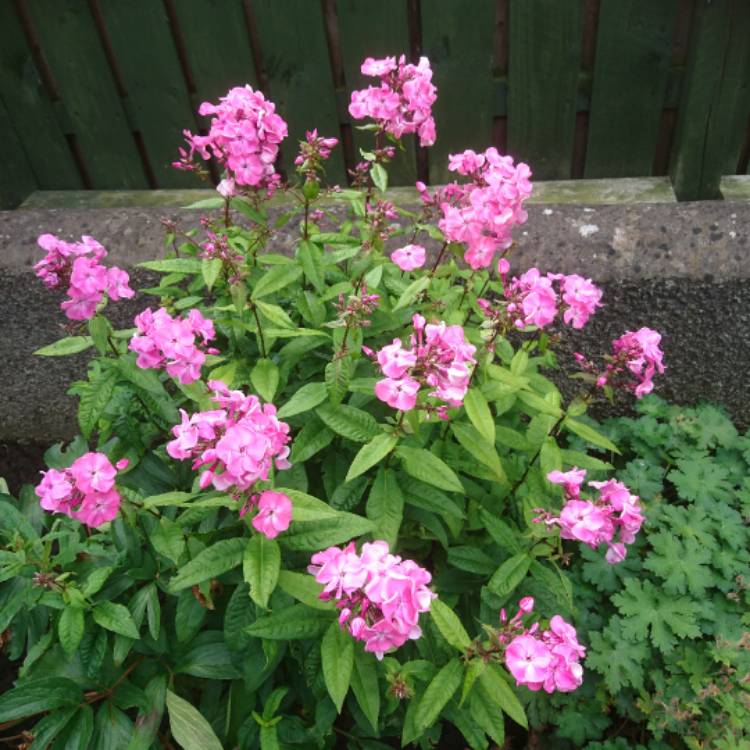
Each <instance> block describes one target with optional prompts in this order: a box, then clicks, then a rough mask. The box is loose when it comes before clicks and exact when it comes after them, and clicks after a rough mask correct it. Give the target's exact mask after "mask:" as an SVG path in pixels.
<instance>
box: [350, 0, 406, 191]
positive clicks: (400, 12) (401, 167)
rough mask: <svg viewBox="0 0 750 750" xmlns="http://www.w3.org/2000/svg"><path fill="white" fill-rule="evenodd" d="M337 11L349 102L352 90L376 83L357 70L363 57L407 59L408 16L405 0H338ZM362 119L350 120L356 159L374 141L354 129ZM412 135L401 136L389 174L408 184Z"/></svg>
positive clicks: (393, 178)
mask: <svg viewBox="0 0 750 750" xmlns="http://www.w3.org/2000/svg"><path fill="white" fill-rule="evenodd" d="M336 14H337V20H338V30H339V40H340V41H339V44H340V47H341V62H342V66H343V68H344V78H345V80H346V92H345V101H346V103H347V105H348V103H349V100H350V98H351V92H352V91H355V90H357V89H363V88H366V87H367V86H374V85H377V79H376V78H371V77H369V76H363V75H362V73H361V72H360V66H361V64H362V61H363V60H364V59H365V58H366V57H375V58H381V57H386V56H396V57H398V56H399V55H402V54H403V55H406V58H407V60H408V59H409V25H408V17H407V13H406V3H405V2H404V0H380V2H378V3H363V2H362V1H361V0H338V1H337V3H336ZM347 117H348V115H347ZM363 123H364V121H363V120H351V124H352V135H353V141H354V149H355V158H357V159H359V149H360V148H363V149H372V146H373V142H374V141H373V135H372V133H363V132H362V131H361V130H357V129H356V127H355V126H356V125H362V124H363ZM414 138H415V137H414V136H413V135H406V136H404V137H403V138H402V139H401V141H402V143H403V145H404V150H403V151H399V152H397V154H396V156H395V158H394V160H393V161H392V162H391V164H390V165H389V168H388V172H389V177H390V181H391V182H392V183H393V184H394V185H410V184H413V183H414V181H415V180H416V179H417V162H416V153H415V145H414Z"/></svg>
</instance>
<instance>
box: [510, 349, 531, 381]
mask: <svg viewBox="0 0 750 750" xmlns="http://www.w3.org/2000/svg"><path fill="white" fill-rule="evenodd" d="M528 366H529V354H528V352H526V351H524V350H523V349H519V350H518V351H517V352H516V353H515V354H514V355H513V359H512V360H511V362H510V371H511V372H512V373H513V374H514V375H523V374H524V373H525V372H526V370H527V369H528Z"/></svg>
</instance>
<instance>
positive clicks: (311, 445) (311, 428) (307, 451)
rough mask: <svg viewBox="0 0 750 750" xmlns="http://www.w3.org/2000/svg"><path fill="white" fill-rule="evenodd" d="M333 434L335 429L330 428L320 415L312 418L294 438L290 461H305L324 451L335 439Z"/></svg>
mask: <svg viewBox="0 0 750 750" xmlns="http://www.w3.org/2000/svg"><path fill="white" fill-rule="evenodd" d="M333 436H334V433H333V431H332V430H329V429H328V428H327V427H326V426H325V425H324V424H323V422H321V421H320V419H318V417H315V418H314V419H310V420H309V421H307V422H306V423H305V426H304V427H303V428H302V429H301V430H300V431H299V432H298V433H297V437H295V438H294V442H293V443H292V453H291V455H290V457H289V459H290V461H291V462H292V463H293V464H301V463H304V462H305V461H307V460H308V459H309V458H312V456H314V455H315V454H316V453H318V452H319V451H322V450H323V448H325V447H326V446H327V445H328V444H329V443H330V442H331V440H333Z"/></svg>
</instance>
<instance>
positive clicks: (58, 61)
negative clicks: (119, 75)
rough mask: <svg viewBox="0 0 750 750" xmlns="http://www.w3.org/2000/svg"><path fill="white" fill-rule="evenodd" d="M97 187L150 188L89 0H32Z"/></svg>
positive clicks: (31, 9)
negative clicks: (147, 186) (61, 0)
mask: <svg viewBox="0 0 750 750" xmlns="http://www.w3.org/2000/svg"><path fill="white" fill-rule="evenodd" d="M27 7H28V9H29V13H30V15H31V18H32V21H33V23H34V26H35V28H36V30H37V33H38V34H39V38H40V41H41V45H42V49H43V51H44V56H45V58H46V59H47V62H48V63H49V66H50V69H51V71H52V75H53V76H54V78H55V81H56V82H57V85H58V87H59V89H60V95H61V97H62V99H63V101H64V102H65V108H66V111H67V114H68V116H69V117H70V120H71V123H72V126H73V129H74V132H75V135H76V137H77V139H78V144H79V145H80V148H81V152H82V154H83V158H84V161H85V164H86V169H87V171H88V173H89V176H90V177H91V182H92V184H93V186H94V187H100V188H107V187H123V188H138V187H146V184H147V181H146V176H145V174H144V171H143V165H142V163H141V158H140V154H139V153H138V150H137V148H136V145H135V141H134V139H133V134H132V133H131V131H130V128H129V125H128V122H127V118H126V116H125V111H124V109H123V107H122V103H121V101H120V99H119V96H118V94H117V89H116V86H115V81H114V78H113V77H112V73H111V71H110V69H109V63H108V62H107V58H106V56H105V54H104V50H103V48H102V45H101V41H100V39H99V36H98V34H97V30H96V26H95V24H94V21H93V18H92V17H91V13H90V11H89V7H88V4H87V3H86V2H85V0H66V2H63V3H61V2H58V1H57V0H28V2H27Z"/></svg>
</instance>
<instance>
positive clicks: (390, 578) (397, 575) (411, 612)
mask: <svg viewBox="0 0 750 750" xmlns="http://www.w3.org/2000/svg"><path fill="white" fill-rule="evenodd" d="M311 562H312V565H310V566H309V567H308V571H309V572H310V573H311V574H312V575H314V576H315V580H316V581H317V582H318V583H322V584H324V586H325V588H324V589H323V593H322V594H321V595H320V598H321V599H324V600H329V599H333V600H335V602H336V606H337V607H338V608H339V609H340V610H341V614H340V616H339V623H340V624H341V626H342V627H346V628H347V630H348V631H349V632H350V633H351V634H352V636H353V637H354V638H356V639H357V640H359V641H364V644H365V651H371V652H372V653H374V654H375V656H377V658H378V659H382V658H383V654H385V652H386V651H390V650H391V649H395V648H399V647H400V646H403V645H404V643H406V641H407V640H409V639H412V640H415V639H417V638H419V637H420V636H421V635H422V630H421V629H420V627H419V614H420V613H421V612H428V611H429V609H430V604H431V602H432V600H433V599H434V598H435V596H436V594H434V593H433V592H432V591H430V589H429V588H427V584H429V583H430V581H431V580H432V576H431V575H430V573H429V572H428V571H427V570H425V569H424V568H422V567H420V566H419V565H417V563H415V562H414V561H413V560H403V559H401V557H399V556H398V555H392V554H390V552H389V549H388V543H387V542H383V541H375V542H365V544H363V545H362V552H361V554H357V552H356V549H355V547H354V542H351V543H350V544H348V545H347V546H346V547H344V548H343V549H342V548H339V547H329V548H328V549H327V550H325V551H323V552H316V553H315V554H314V555H313V556H312V560H311Z"/></svg>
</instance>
